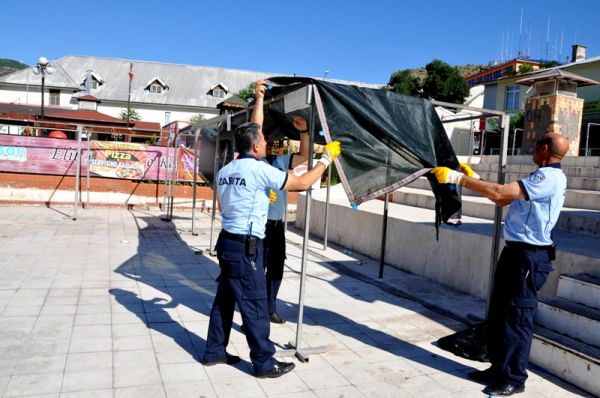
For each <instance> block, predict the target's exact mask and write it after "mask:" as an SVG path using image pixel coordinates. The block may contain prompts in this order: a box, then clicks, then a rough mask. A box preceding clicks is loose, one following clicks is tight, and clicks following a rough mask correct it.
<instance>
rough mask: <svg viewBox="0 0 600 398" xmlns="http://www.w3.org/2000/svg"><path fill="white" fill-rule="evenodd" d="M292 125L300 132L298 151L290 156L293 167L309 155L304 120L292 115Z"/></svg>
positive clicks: (306, 129)
mask: <svg viewBox="0 0 600 398" xmlns="http://www.w3.org/2000/svg"><path fill="white" fill-rule="evenodd" d="M293 122H294V127H295V128H296V130H298V131H299V132H300V152H298V153H296V154H294V156H292V165H291V168H292V169H293V168H295V167H296V166H298V165H299V164H302V163H304V162H305V161H306V160H307V159H308V155H309V152H308V151H309V149H310V148H309V144H310V143H309V141H310V140H309V137H308V126H307V124H306V120H304V118H303V117H302V116H294V118H293Z"/></svg>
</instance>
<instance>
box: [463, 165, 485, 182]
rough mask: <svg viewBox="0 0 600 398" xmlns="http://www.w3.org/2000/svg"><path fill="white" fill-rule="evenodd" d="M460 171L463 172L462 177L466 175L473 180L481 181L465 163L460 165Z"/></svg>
mask: <svg viewBox="0 0 600 398" xmlns="http://www.w3.org/2000/svg"><path fill="white" fill-rule="evenodd" d="M460 171H462V172H463V174H464V175H466V176H467V177H471V178H474V179H476V180H479V179H481V177H480V176H479V174H477V173H475V172H474V171H473V169H472V168H471V167H470V166H469V165H468V164H466V163H460Z"/></svg>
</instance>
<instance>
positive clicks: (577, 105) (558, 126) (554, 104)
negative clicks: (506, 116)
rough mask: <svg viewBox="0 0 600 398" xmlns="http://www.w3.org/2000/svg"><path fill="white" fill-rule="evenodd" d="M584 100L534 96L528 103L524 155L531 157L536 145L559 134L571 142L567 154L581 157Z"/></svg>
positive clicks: (523, 144)
mask: <svg viewBox="0 0 600 398" xmlns="http://www.w3.org/2000/svg"><path fill="white" fill-rule="evenodd" d="M583 102H584V101H583V99H582V98H577V97H574V96H571V95H563V94H553V95H542V96H533V97H529V98H527V101H526V102H525V115H524V119H525V120H524V122H525V125H524V126H523V143H522V145H521V154H532V153H533V150H534V149H535V142H536V140H538V139H539V138H541V137H542V136H543V135H544V134H546V133H558V134H562V135H564V136H567V137H568V139H569V144H570V145H569V152H568V153H567V155H571V156H577V155H578V154H579V139H580V133H581V116H582V114H583Z"/></svg>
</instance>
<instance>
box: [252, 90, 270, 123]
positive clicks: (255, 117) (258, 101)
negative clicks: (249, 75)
mask: <svg viewBox="0 0 600 398" xmlns="http://www.w3.org/2000/svg"><path fill="white" fill-rule="evenodd" d="M266 91H267V83H266V82H265V81H264V80H259V81H257V82H256V86H255V88H254V96H255V100H254V109H253V110H252V116H251V117H250V121H251V122H253V123H257V124H260V128H261V130H262V125H263V122H264V120H265V116H264V113H263V106H264V99H265V92H266Z"/></svg>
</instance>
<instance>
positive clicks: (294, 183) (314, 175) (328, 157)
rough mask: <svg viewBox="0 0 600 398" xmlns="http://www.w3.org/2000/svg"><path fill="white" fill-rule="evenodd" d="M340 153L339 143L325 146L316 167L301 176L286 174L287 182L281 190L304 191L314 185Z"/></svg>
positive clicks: (335, 142) (334, 142)
mask: <svg viewBox="0 0 600 398" xmlns="http://www.w3.org/2000/svg"><path fill="white" fill-rule="evenodd" d="M340 153H341V149H340V143H339V141H333V142H330V143H329V144H327V145H325V149H324V150H323V155H322V156H321V159H319V161H318V162H317V164H316V166H315V167H313V168H312V169H310V170H308V171H307V172H306V173H304V174H302V175H301V176H295V175H293V174H288V178H287V181H286V183H285V186H284V187H283V189H285V190H287V191H306V190H307V189H308V188H310V186H311V185H312V184H314V183H315V182H316V181H317V180H318V179H319V178H321V176H322V175H323V172H324V171H325V170H326V169H327V167H328V166H329V165H330V164H331V162H333V160H334V159H335V158H337V157H338V156H339V155H340Z"/></svg>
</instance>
